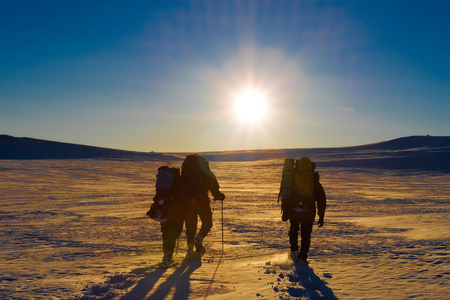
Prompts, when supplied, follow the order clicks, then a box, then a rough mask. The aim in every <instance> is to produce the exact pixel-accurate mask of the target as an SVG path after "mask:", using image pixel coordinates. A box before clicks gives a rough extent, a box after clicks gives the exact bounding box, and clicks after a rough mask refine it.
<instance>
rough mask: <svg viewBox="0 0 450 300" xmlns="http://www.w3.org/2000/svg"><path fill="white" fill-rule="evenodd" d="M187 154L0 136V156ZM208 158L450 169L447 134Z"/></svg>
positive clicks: (153, 157) (165, 157) (167, 157)
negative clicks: (363, 143)
mask: <svg viewBox="0 0 450 300" xmlns="http://www.w3.org/2000/svg"><path fill="white" fill-rule="evenodd" d="M186 154H187V153H166V154H162V153H148V152H135V151H125V150H116V149H109V148H101V147H93V146H84V145H78V144H69V143H60V142H52V141H46V140H39V139H33V138H18V137H13V136H9V135H0V159H111V160H150V161H172V160H173V161H176V160H182V159H183V158H184V157H185V156H186ZM201 154H202V155H203V156H205V157H206V158H207V159H208V160H210V161H253V160H263V159H279V160H280V164H282V161H283V158H285V157H292V158H300V157H302V156H308V157H310V158H311V159H312V160H313V161H315V162H316V163H317V166H318V168H327V167H336V168H342V167H344V168H382V169H397V170H399V169H400V170H425V171H443V172H450V136H444V137H438V136H410V137H402V138H398V139H394V140H390V141H384V142H379V143H373V144H368V145H360V146H352V147H339V148H304V149H302V148H299V149H266V150H246V151H222V152H204V153H201Z"/></svg>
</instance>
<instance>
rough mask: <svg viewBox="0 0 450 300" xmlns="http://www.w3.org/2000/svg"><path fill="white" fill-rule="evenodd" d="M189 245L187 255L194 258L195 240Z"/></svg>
mask: <svg viewBox="0 0 450 300" xmlns="http://www.w3.org/2000/svg"><path fill="white" fill-rule="evenodd" d="M187 246H188V250H187V253H186V257H187V258H189V259H192V258H193V257H194V242H188V243H187Z"/></svg>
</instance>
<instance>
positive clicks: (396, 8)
mask: <svg viewBox="0 0 450 300" xmlns="http://www.w3.org/2000/svg"><path fill="white" fill-rule="evenodd" d="M449 13H450V1H445V0H442V1H438V0H436V1H427V0H424V1H414V0H407V1H401V0H400V1H398V0H396V1H391V0H388V1H384V0H377V1H369V0H367V1H364V0H361V1H91V0H89V1H88V0H86V1H83V0H81V1H80V0H77V1H75V0H74V1H56V0H55V1H47V0H39V1H36V0H33V1H25V0H21V1H14V0H0V134H9V135H13V136H18V137H23V136H25V137H33V138H39V139H46V140H53V141H60V142H69V143H77V144H84V145H93V146H101V147H109V148H118V149H125V150H136V151H159V152H198V151H212V150H244V149H274V148H277V149H278V148H306V147H307V148H309V147H334V146H353V145H360V144H367V143H372V142H379V141H384V140H389V139H393V138H398V137H403V136H410V135H427V134H429V135H434V136H436V135H446V136H448V135H450V131H449V129H450V118H449V117H448V115H449V112H450V55H449V53H450V34H449V28H450V18H449ZM243 93H244V94H245V93H253V94H255V93H256V94H258V95H259V98H261V99H263V100H262V101H261V102H258V101H259V100H258V101H253V102H252V101H251V102H250V103H247V106H250V111H248V112H245V111H244V112H242V111H239V109H238V108H237V107H236V103H237V101H238V100H237V99H239V97H241V96H242V94H243ZM253 100H254V99H253ZM252 103H253V104H252ZM251 107H254V109H252V108H251ZM246 115H247V117H246Z"/></svg>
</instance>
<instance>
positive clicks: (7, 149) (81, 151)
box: [0, 135, 179, 161]
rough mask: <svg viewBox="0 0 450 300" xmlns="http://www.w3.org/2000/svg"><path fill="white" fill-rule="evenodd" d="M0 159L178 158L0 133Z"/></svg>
mask: <svg viewBox="0 0 450 300" xmlns="http://www.w3.org/2000/svg"><path fill="white" fill-rule="evenodd" d="M0 159H118V160H150V161H156V160H159V161H160V160H179V158H177V157H173V156H169V155H163V154H161V153H153V152H151V153H146V152H135V151H125V150H117V149H109V148H101V147H94V146H85V145H78V144H70V143H61V142H53V141H46V140H40V139H33V138H27V137H20V138H19V137H13V136H9V135H0Z"/></svg>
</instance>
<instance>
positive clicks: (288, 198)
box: [278, 157, 327, 264]
mask: <svg viewBox="0 0 450 300" xmlns="http://www.w3.org/2000/svg"><path fill="white" fill-rule="evenodd" d="M315 168H316V164H315V163H313V162H312V161H311V160H310V159H309V158H308V157H302V158H300V159H299V160H297V161H294V159H292V158H286V159H285V162H284V169H283V176H282V181H281V187H280V194H279V196H278V200H279V201H280V200H281V209H282V213H283V215H282V220H283V221H287V220H289V222H290V228H289V243H290V247H291V258H292V260H293V262H294V263H297V262H302V263H305V264H307V258H308V252H309V248H310V245H311V233H312V228H313V223H314V220H315V215H316V206H317V213H318V215H319V220H318V225H319V227H322V226H323V224H324V217H325V208H326V199H327V198H326V195H325V190H324V189H323V186H322V184H321V183H320V181H319V179H320V178H319V173H318V172H316V171H315ZM299 231H300V236H301V243H300V251H299V245H298V233H299Z"/></svg>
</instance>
